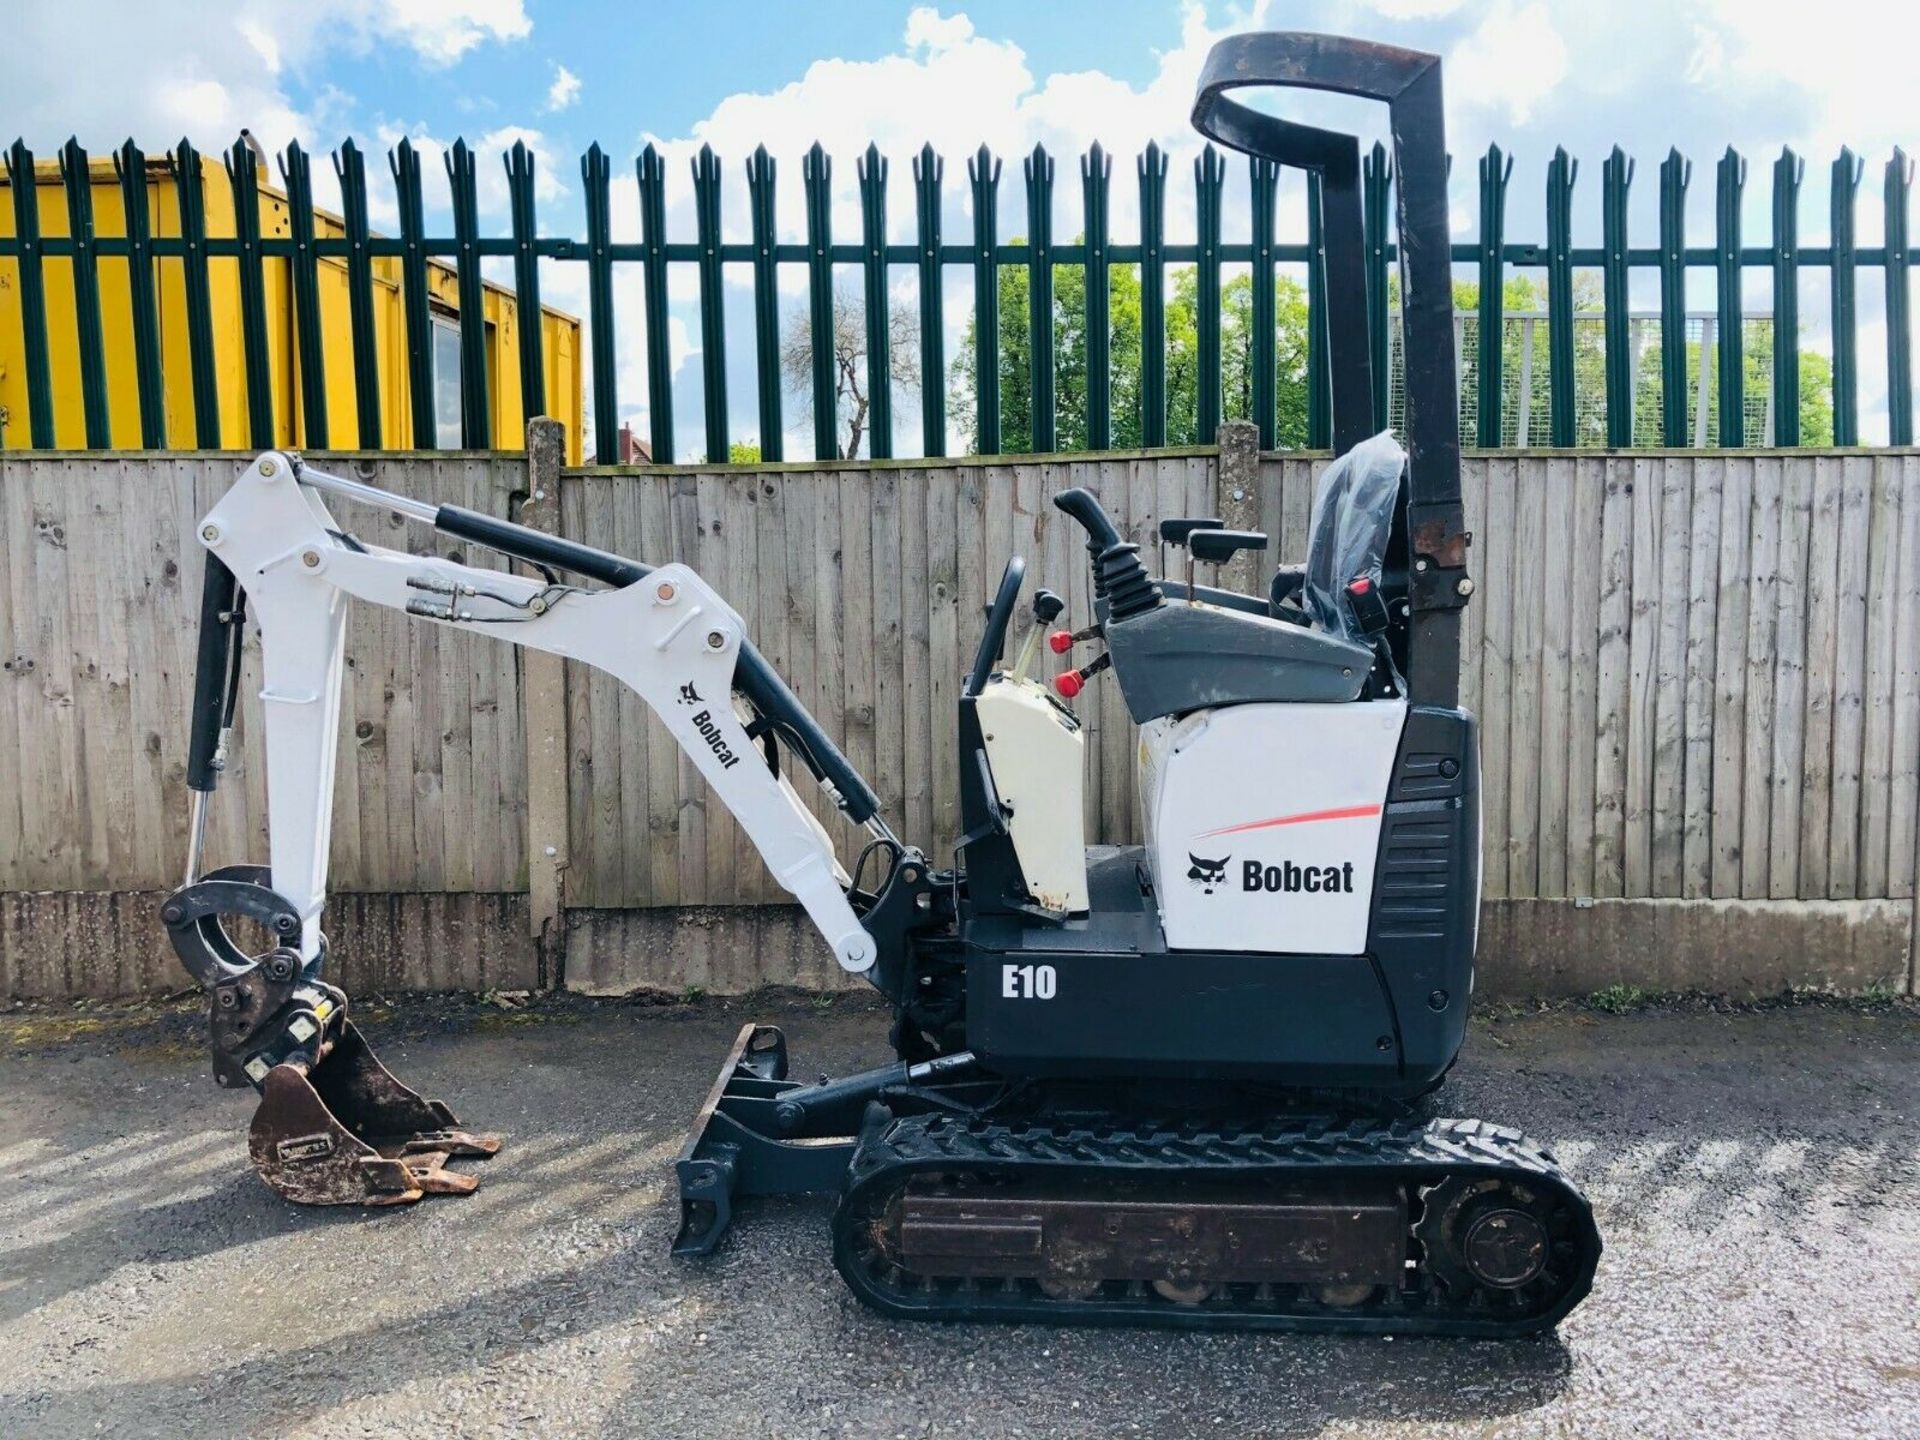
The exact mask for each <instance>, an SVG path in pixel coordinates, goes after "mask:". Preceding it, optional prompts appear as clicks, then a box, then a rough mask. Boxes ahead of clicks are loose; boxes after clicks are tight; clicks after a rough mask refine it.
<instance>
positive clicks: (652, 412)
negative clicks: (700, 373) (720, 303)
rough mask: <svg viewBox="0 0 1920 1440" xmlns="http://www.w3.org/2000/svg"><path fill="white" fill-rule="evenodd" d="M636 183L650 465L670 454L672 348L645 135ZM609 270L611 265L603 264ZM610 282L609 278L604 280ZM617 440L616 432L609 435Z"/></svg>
mask: <svg viewBox="0 0 1920 1440" xmlns="http://www.w3.org/2000/svg"><path fill="white" fill-rule="evenodd" d="M634 175H635V178H636V180H637V181H638V183H639V186H640V246H641V257H642V260H643V263H644V268H643V270H642V272H641V293H642V295H643V296H644V297H645V300H646V320H647V420H648V439H649V441H650V442H651V443H650V454H651V456H652V459H653V462H654V464H656V465H671V464H672V463H673V460H674V449H673V447H674V433H673V354H672V346H671V345H670V343H669V334H670V331H669V325H670V321H669V319H668V311H667V164H666V161H665V160H664V159H662V158H661V155H660V151H659V149H658V147H657V146H655V145H654V144H653V143H652V142H651V141H649V142H648V144H647V146H646V148H645V149H643V150H642V151H641V152H640V158H639V159H638V160H636V161H635V162H634ZM609 273H611V266H609ZM608 284H609V287H611V284H612V282H611V280H609V282H608ZM615 444H616V445H617V444H618V437H617V436H616V437H615Z"/></svg>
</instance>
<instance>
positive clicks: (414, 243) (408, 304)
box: [387, 136, 440, 450]
mask: <svg viewBox="0 0 1920 1440" xmlns="http://www.w3.org/2000/svg"><path fill="white" fill-rule="evenodd" d="M387 166H388V168H389V169H390V170H391V171H392V172H393V186H394V195H395V199H396V200H397V202H398V204H399V209H400V305H401V312H402V314H403V316H404V317H405V320H406V329H407V397H408V400H409V410H410V412H411V418H412V423H413V434H412V444H413V448H414V449H416V450H434V449H438V448H439V444H440V440H439V427H438V425H437V424H436V418H435V414H434V404H433V312H432V310H431V308H430V307H429V302H428V296H427V255H426V200H425V198H424V196H423V194H422V191H421V183H420V152H419V151H418V150H416V149H415V148H414V144H413V141H412V140H411V139H409V138H408V137H406V136H402V137H401V139H400V143H399V144H398V145H396V146H394V148H393V149H392V150H390V151H388V152H387Z"/></svg>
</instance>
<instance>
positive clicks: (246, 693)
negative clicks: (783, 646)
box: [0, 452, 526, 892]
mask: <svg viewBox="0 0 1920 1440" xmlns="http://www.w3.org/2000/svg"><path fill="white" fill-rule="evenodd" d="M312 459H313V463H315V464H317V465H321V466H324V467H328V468H332V469H335V470H342V471H350V470H351V468H352V466H353V464H354V457H351V456H325V455H317V456H314V457H312ZM243 463H244V461H243V460H241V459H239V458H237V457H235V456H233V455H227V454H192V453H179V454H166V455H140V456H124V457H101V456H95V455H86V456H61V455H54V454H29V455H22V454H15V453H11V452H10V453H8V454H6V455H4V456H0V601H3V602H4V603H0V610H3V611H4V614H3V615H0V650H3V651H4V653H5V656H6V669H5V671H4V672H0V772H4V779H0V797H4V798H0V892H17V891H32V890H62V891H94V892H109V891H128V890H164V889H168V888H170V887H172V886H173V885H176V884H178V883H179V878H180V874H181V872H182V870H183V868H184V866H185V864H186V846H187V836H186V813H187V800H186V791H185V787H184V781H183V778H182V777H183V775H184V773H185V767H186V747H187V709H188V701H189V696H190V693H191V689H192V685H193V659H194V645H195V625H196V624H197V621H198V616H199V601H200V574H201V564H200V556H201V553H202V552H201V549H200V547H199V545H198V544H197V543H196V541H195V539H194V527H195V525H196V524H197V523H198V520H199V517H200V516H201V515H202V514H204V513H205V512H206V511H207V510H208V509H210V508H211V507H212V505H213V504H214V502H215V501H216V500H218V499H219V497H220V495H221V494H222V493H223V492H224V491H225V490H226V488H227V486H228V485H230V484H231V483H232V480H233V476H234V474H235V472H236V470H237V468H238V467H239V465H241V464H243ZM377 463H378V465H379V466H380V474H379V478H380V480H381V481H382V482H383V483H385V484H387V485H388V486H389V487H390V488H393V489H395V490H399V491H402V492H404V493H406V494H409V495H412V496H414V497H416V498H418V499H422V500H426V501H429V502H432V503H439V504H457V505H463V506H467V507H469V508H471V509H475V510H481V511H485V512H487V513H490V514H496V515H501V516H504V515H506V513H507V505H508V502H509V499H510V497H511V495H512V494H513V491H514V489H515V488H516V487H517V486H519V485H522V484H524V481H525V475H526V462H525V460H524V458H522V457H520V456H508V455H503V456H472V455H448V456H442V457H436V458H430V459H429V458H424V457H421V458H413V457H409V458H397V457H382V458H381V459H380V460H379V461H378V462H377ZM332 509H333V513H334V515H335V517H336V519H338V520H339V521H340V523H341V524H342V525H344V526H346V527H348V528H349V529H351V530H353V531H355V532H356V533H358V534H360V535H361V536H363V537H364V538H366V539H367V540H369V541H372V542H377V543H380V544H384V545H389V546H394V547H396V548H398V547H406V548H408V549H410V550H412V551H413V552H414V553H426V552H428V551H431V550H434V549H436V548H437V549H438V550H439V553H443V554H446V553H453V551H454V550H455V549H459V550H464V547H459V546H457V545H456V546H452V547H450V546H449V545H448V542H447V541H446V540H445V538H444V537H439V536H436V535H434V534H433V533H432V532H430V531H427V530H424V529H421V528H420V527H418V526H404V527H403V526H402V522H400V521H399V520H397V519H395V518H394V517H390V516H387V515H385V514H383V513H379V512H375V511H371V510H367V509H364V508H362V507H360V506H358V505H353V504H349V503H346V502H336V503H334V504H333V505H332ZM466 558H469V559H470V560H472V561H473V562H474V563H477V564H480V565H487V564H489V563H491V561H490V558H489V556H488V555H487V554H486V553H485V552H475V553H474V554H473V555H471V556H468V557H466ZM247 648H248V660H247V671H246V675H247V679H246V682H245V683H243V685H242V689H241V696H242V704H241V708H240V712H239V717H238V721H237V726H236V733H235V743H234V745H233V747H232V749H231V753H230V755H229V760H228V767H227V771H226V775H225V778H224V781H223V783H222V785H221V787H220V790H219V793H218V794H217V795H216V797H215V800H214V803H213V805H212V807H211V808H210V812H209V820H208V833H207V845H208V850H207V853H208V859H209V862H210V863H214V864H225V863H232V862H236V861H242V860H255V859H261V858H264V856H265V851H266V841H265V813H266V806H265V801H266V794H265V783H266V782H265V767H264V764H263V757H262V755H261V753H260V750H259V744H258V739H257V737H258V735H259V726H260V708H259V700H258V695H257V690H258V676H259V657H258V649H259V641H258V637H257V635H255V636H250V637H249V640H248V642H247ZM518 677H519V668H518V664H517V660H516V657H515V655H514V653H513V651H512V650H511V649H510V648H509V647H506V646H502V645H497V644H495V643H493V642H491V641H489V640H488V639H486V638H485V637H479V636H467V635H456V634H452V633H449V632H446V631H443V630H441V629H440V628H439V627H436V626H430V625H422V624H420V623H419V622H417V621H415V620H411V619H409V618H407V617H406V616H403V615H395V614H390V613H384V612H380V611H376V610H373V609H371V608H370V607H366V606H356V607H354V611H353V616H352V620H351V623H350V626H349V631H348V670H347V675H346V681H345V691H344V695H343V698H342V704H341V743H342V745H343V746H344V747H345V749H344V750H343V753H342V756H341V764H340V767H339V771H338V777H339V781H338V786H337V789H336V795H335V805H334V826H333V837H334V840H333V871H332V878H333V886H334V888H335V889H337V890H341V891H377V892H393V891H418V892H448V891H480V892H510V891H515V890H519V889H522V888H524V886H525V881H526V783H525V774H526V766H525V742H524V723H523V719H522V712H521V702H520V690H519V678H518Z"/></svg>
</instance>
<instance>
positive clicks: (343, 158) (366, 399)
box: [333, 140, 384, 449]
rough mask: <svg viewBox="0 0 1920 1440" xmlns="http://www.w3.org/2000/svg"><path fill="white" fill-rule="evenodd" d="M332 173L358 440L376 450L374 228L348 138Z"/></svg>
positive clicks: (359, 157) (361, 165) (362, 164)
mask: <svg viewBox="0 0 1920 1440" xmlns="http://www.w3.org/2000/svg"><path fill="white" fill-rule="evenodd" d="M333 173H334V175H335V176H336V177H337V178H338V179H339V181H340V209H341V214H342V217H343V218H344V220H345V230H346V243H347V318H348V325H349V328H350V329H351V330H352V333H353V394H354V418H355V419H356V421H357V422H358V426H359V434H358V437H357V443H358V444H359V446H360V447H361V448H362V449H376V448H378V447H379V446H380V445H381V444H382V443H383V440H384V437H383V436H382V434H381V429H380V342H379V336H378V333H377V332H376V330H375V328H374V313H373V256H372V253H371V251H370V250H369V248H368V245H369V242H370V240H371V238H372V230H371V226H370V224H369V221H368V215H367V162H366V157H365V156H364V155H363V154H362V153H361V151H360V147H359V146H358V145H355V144H354V143H353V141H352V140H347V141H345V142H344V143H343V144H342V145H341V146H340V148H339V149H338V150H336V151H334V153H333Z"/></svg>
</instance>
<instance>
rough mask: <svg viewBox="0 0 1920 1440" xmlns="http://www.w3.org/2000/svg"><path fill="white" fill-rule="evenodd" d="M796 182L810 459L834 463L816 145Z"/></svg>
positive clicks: (824, 174)
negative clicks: (800, 201)
mask: <svg viewBox="0 0 1920 1440" xmlns="http://www.w3.org/2000/svg"><path fill="white" fill-rule="evenodd" d="M800 179H801V182H802V184H803V186H804V188H805V190H806V197H807V333H808V339H809V343H810V345H811V355H810V359H811V361H812V381H813V458H814V459H816V460H836V459H839V458H840V412H839V403H840V397H839V378H838V376H837V374H836V359H835V356H834V351H833V331H834V324H833V160H832V158H831V157H830V156H829V155H828V154H827V152H826V148H825V147H824V146H823V145H821V143H820V142H819V141H818V140H816V141H814V142H813V144H812V146H811V147H810V148H809V149H808V150H807V153H806V158H805V159H803V160H802V161H801V163H800ZM849 458H851V457H849Z"/></svg>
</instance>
